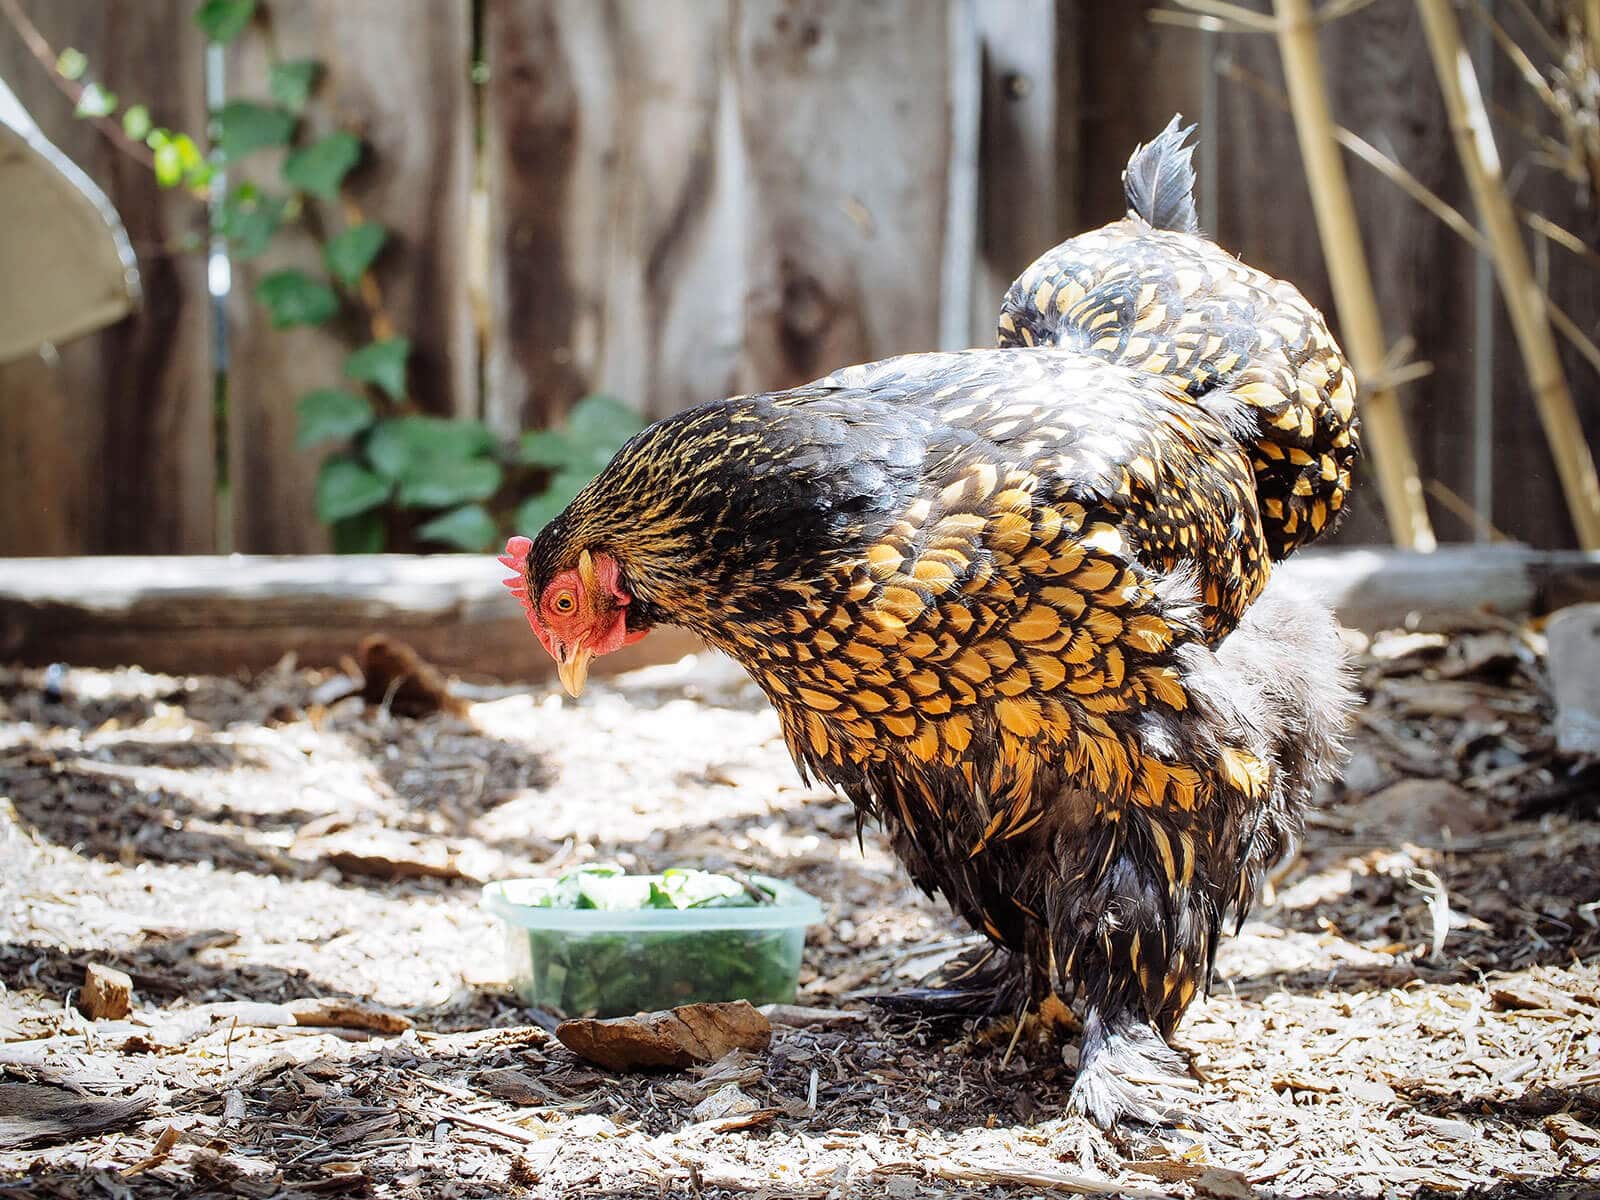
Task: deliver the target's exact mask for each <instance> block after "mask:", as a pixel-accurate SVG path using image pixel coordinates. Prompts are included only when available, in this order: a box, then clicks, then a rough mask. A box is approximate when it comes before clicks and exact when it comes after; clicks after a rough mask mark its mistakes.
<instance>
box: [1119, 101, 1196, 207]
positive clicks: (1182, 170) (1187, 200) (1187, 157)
mask: <svg viewBox="0 0 1600 1200" xmlns="http://www.w3.org/2000/svg"><path fill="white" fill-rule="evenodd" d="M1182 120H1183V118H1182V116H1174V117H1173V118H1172V120H1171V121H1169V122H1167V127H1166V128H1165V129H1163V130H1162V131H1161V132H1160V133H1159V134H1158V135H1156V137H1155V138H1154V139H1152V140H1151V141H1150V142H1149V143H1148V144H1147V145H1143V146H1140V147H1138V148H1137V149H1136V150H1134V152H1133V157H1131V158H1130V159H1128V169H1127V170H1125V171H1124V172H1123V173H1122V191H1123V194H1124V195H1126V196H1127V197H1128V211H1129V212H1130V213H1132V214H1133V215H1134V216H1137V217H1142V218H1143V219H1144V220H1145V222H1146V223H1147V224H1149V225H1152V226H1154V227H1155V228H1157V229H1171V230H1174V231H1176V232H1178V233H1199V232H1200V217H1199V215H1198V214H1197V213H1196V212H1195V207H1194V163H1193V161H1192V160H1193V157H1194V147H1193V146H1190V145H1187V144H1186V143H1187V142H1188V139H1189V135H1190V134H1191V133H1193V132H1194V128H1195V127H1194V126H1193V125H1188V126H1181V125H1180V124H1179V122H1180V121H1182Z"/></svg>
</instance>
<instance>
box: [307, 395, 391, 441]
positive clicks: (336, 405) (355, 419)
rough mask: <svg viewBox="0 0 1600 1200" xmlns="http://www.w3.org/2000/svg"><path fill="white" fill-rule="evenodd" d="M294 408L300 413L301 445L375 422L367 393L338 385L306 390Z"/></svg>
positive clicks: (347, 434) (344, 435) (341, 435)
mask: <svg viewBox="0 0 1600 1200" xmlns="http://www.w3.org/2000/svg"><path fill="white" fill-rule="evenodd" d="M295 412H296V414H297V415H298V416H299V425H298V429H297V432H296V434H295V442H296V444H297V445H300V446H302V447H304V446H314V445H316V444H317V443H318V442H326V441H331V440H334V439H336V438H347V437H350V436H351V435H352V434H357V433H360V432H361V431H362V430H363V429H365V428H367V426H369V425H371V424H372V419H373V416H374V414H373V411H372V402H371V401H370V400H368V399H367V398H366V397H365V396H358V395H356V394H355V393H354V392H345V391H341V390H340V389H338V388H318V389H317V390H316V391H314V392H307V393H306V394H305V395H304V396H301V397H300V400H299V403H297V404H296V405H295Z"/></svg>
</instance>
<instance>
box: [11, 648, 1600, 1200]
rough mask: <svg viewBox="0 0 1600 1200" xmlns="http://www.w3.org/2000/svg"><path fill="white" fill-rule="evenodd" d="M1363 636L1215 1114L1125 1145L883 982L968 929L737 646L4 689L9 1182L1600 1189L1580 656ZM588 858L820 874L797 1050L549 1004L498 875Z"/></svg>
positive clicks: (1209, 1094) (1205, 1069) (1271, 917)
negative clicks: (821, 761) (646, 661)
mask: <svg viewBox="0 0 1600 1200" xmlns="http://www.w3.org/2000/svg"><path fill="white" fill-rule="evenodd" d="M1352 641H1353V644H1354V649H1355V650H1356V651H1357V653H1358V661H1359V666H1360V671H1361V678H1362V683H1363V686H1364V689H1365V691H1366V693H1367V696H1368V704H1367V706H1366V708H1365V709H1364V711H1363V713H1362V716H1361V718H1360V721H1359V723H1358V725H1357V727H1356V729H1355V730H1354V731H1353V735H1352V743H1353V748H1354V753H1353V757H1352V761H1351V765H1350V769H1349V771H1348V773H1347V778H1346V781H1345V783H1344V785H1343V786H1341V787H1339V788H1337V789H1334V790H1333V791H1332V793H1331V794H1330V795H1329V796H1328V797H1327V798H1326V803H1325V804H1324V805H1323V806H1322V807H1321V808H1320V809H1319V810H1318V811H1317V812H1316V813H1315V814H1314V818H1313V821H1312V824H1311V828H1310V830H1309V831H1308V837H1307V839H1306V845H1305V847H1304V849H1303V851H1302V852H1301V854H1300V855H1299V857H1298V858H1297V859H1296V860H1295V861H1294V862H1292V863H1289V864H1285V866H1284V868H1283V869H1282V870H1281V871H1280V872H1279V873H1278V876H1277V878H1276V889H1275V894H1274V895H1273V896H1272V897H1271V898H1270V900H1269V902H1268V903H1267V904H1265V905H1263V906H1262V907H1261V908H1259V909H1258V910H1257V911H1256V912H1255V913H1254V914H1253V915H1252V918H1251V920H1250V921H1249V922H1248V923H1247V924H1246V926H1245V928H1244V930H1243V932H1242V934H1241V935H1240V936H1239V937H1237V938H1235V939H1231V940H1230V941H1228V942H1227V943H1226V944H1225V946H1224V948H1223V950H1222V953H1221V956H1220V959H1219V963H1218V974H1217V979H1216V981H1215V985H1214V987H1213V990H1212V994H1211V996H1210V998H1209V999H1207V1000H1206V1001H1205V1002H1203V1003H1202V1004H1199V1005H1197V1006H1196V1008H1195V1009H1194V1010H1193V1011H1192V1013H1191V1015H1190V1017H1189V1018H1188V1020H1187V1021H1186V1022H1185V1023H1184V1025H1183V1026H1182V1028H1181V1030H1180V1033H1179V1041H1180V1043H1181V1044H1182V1046H1183V1047H1184V1048H1185V1049H1186V1050H1187V1051H1188V1052H1189V1053H1190V1054H1191V1055H1192V1057H1193V1062H1194V1074H1195V1083H1194V1090H1193V1109H1192V1111H1193V1113H1194V1115H1195V1116H1196V1117H1198V1118H1200V1120H1201V1122H1203V1129H1202V1131H1201V1132H1197V1133H1184V1132H1172V1133H1170V1134H1168V1133H1162V1134H1155V1135H1143V1136H1137V1137H1125V1138H1119V1139H1113V1138H1107V1137H1105V1136H1104V1135H1102V1134H1100V1133H1099V1132H1098V1131H1097V1130H1094V1129H1093V1128H1091V1127H1089V1126H1088V1125H1086V1124H1085V1123H1083V1122H1082V1121H1079V1120H1076V1119H1071V1118H1066V1117H1064V1116H1063V1115H1062V1113H1063V1101H1064V1098H1065V1096H1066V1094H1067V1091H1068V1090H1069V1089H1070V1087H1071V1083H1072V1063H1073V1061H1074V1060H1075V1050H1074V1048H1073V1046H1072V1045H1071V1044H1070V1043H1069V1044H1066V1045H1065V1046H1063V1045H1060V1044H1054V1043H1051V1042H1048V1041H1044V1040H1037V1039H1036V1038H1035V1036H1034V1034H1033V1032H1032V1031H1031V1030H1029V1031H1027V1032H1026V1034H1025V1036H1022V1037H1021V1038H1020V1039H1019V1040H1018V1041H1017V1042H1016V1044H1015V1045H1014V1046H1013V1045H1009V1044H1008V1043H1009V1041H1010V1039H1009V1037H1007V1036H1004V1035H1003V1032H1001V1031H996V1030H994V1029H992V1028H989V1027H987V1026H984V1025H981V1024H979V1023H976V1022H960V1021H948V1020H947V1021H943V1022H941V1023H938V1024H928V1023H925V1022H918V1021H915V1020H913V1019H910V1018H908V1017H905V1016H901V1015H894V1014H890V1013H886V1012H884V1011H882V1010H880V1009H877V1008H875V1007H873V1006H871V1005H870V1004H867V1003H866V1002H865V1000H864V997H866V996H869V995H871V994H873V993H876V992H879V991H884V990H892V989H894V988H897V987H904V986H907V985H910V984H912V983H914V982H915V981H916V980H917V979H918V978H920V977H921V976H922V975H923V974H925V973H926V972H927V971H928V970H929V969H931V968H932V967H933V966H934V965H936V964H937V963H938V962H939V961H940V960H941V958H943V957H945V956H948V955H949V954H951V953H953V952H955V951H957V950H959V949H960V948H961V947H962V946H963V945H964V944H965V938H964V934H963V931H962V930H961V929H960V927H959V926H958V925H957V924H956V923H955V922H953V921H952V919H951V918H950V916H949V915H948V913H947V912H946V911H945V910H944V909H943V908H942V907H941V906H940V905H938V904H935V903H932V902H930V901H928V900H927V899H925V898H924V897H922V896H920V895H919V894H918V893H916V892H915V891H914V890H913V889H912V888H911V887H910V886H909V885H908V884H907V882H906V880H905V877H904V875H903V874H902V873H901V871H900V870H899V868H898V866H897V865H896V863H895V862H894V860H893V859H892V858H891V857H890V855H889V854H888V851H887V848H886V846H885V844H884V842H883V840H882V839H881V838H879V837H878V836H876V835H875V834H874V833H873V831H871V830H868V831H867V833H866V836H865V839H864V843H863V844H862V845H861V846H859V847H858V845H857V842H856V837H855V824H854V819H853V817H852V815H851V813H850V810H849V806H848V805H847V804H844V803H842V802H840V801H839V800H838V799H836V798H834V797H831V796H828V795H826V794H824V793H820V792H817V791H815V790H811V789H807V788H804V787H802V786H801V784H800V783H799V781H798V779H797V778H796V776H795V772H794V769H793V767H792V766H791V765H790V763H789V762H788V759H787V755H786V753H785V751H784V749H783V745H782V741H781V738H780V737H779V734H778V727H777V721H776V719H775V717H774V716H773V715H772V714H771V712H770V711H768V710H767V709H766V708H765V706H764V705H763V704H762V703H761V702H760V697H759V695H758V694H756V693H755V692H754V691H753V690H752V688H751V687H750V685H748V684H747V683H745V682H743V681H742V678H741V677H740V676H739V675H738V674H737V672H736V671H734V670H732V669H731V668H730V666H729V665H728V664H726V663H724V662H722V661H720V660H714V659H710V658H701V659H697V660H686V661H685V662H684V663H681V664H677V665H675V666H669V667H659V668H652V669H650V670H647V671H642V672H638V673H636V674H635V675H633V676H631V677H625V678H623V679H621V680H617V681H612V682H610V683H597V684H596V685H594V686H593V687H592V688H591V691H590V692H589V693H588V694H587V695H586V696H585V698H584V700H583V701H582V702H581V703H580V704H577V705H574V704H573V703H572V702H570V701H567V700H565V699H564V698H562V697H561V696H559V695H558V694H554V693H552V692H549V691H547V690H542V689H541V690H536V691H534V692H532V693H529V692H527V691H525V690H516V689H507V688H489V687H471V686H467V685H464V684H460V683H455V684H453V685H452V689H451V690H452V694H453V695H454V696H455V697H456V698H458V700H461V701H465V702H466V703H465V704H454V703H453V704H450V705H447V706H446V711H443V712H436V713H434V714H432V715H423V716H411V715H401V714H399V713H396V712H395V711H393V710H392V706H385V705H384V704H383V703H381V702H380V703H378V704H376V705H375V704H372V703H371V702H370V700H369V699H368V698H364V697H363V695H362V687H361V684H362V681H361V680H359V679H354V678H346V677H344V676H341V675H338V674H334V673H316V672H307V671H301V670H297V669H295V667H294V665H293V663H292V662H285V663H284V664H281V665H280V666H279V668H278V669H276V670H274V671H271V672H267V673H265V674H263V675H261V676H258V677H256V678H254V679H249V680H238V679H222V678H172V677H165V676H157V675H151V674H147V673H145V672H142V671H139V670H136V669H131V668H130V669H125V670H118V671H88V670H73V669H68V670H64V671H60V670H57V671H51V672H45V671H36V670H16V669H0V864H3V870H0V1198H9V1197H23V1196H27V1197H30V1198H31V1197H46V1198H54V1197H63V1198H64V1197H80V1196H104V1197H108V1198H110V1200H156V1198H158V1197H178V1196H191V1195H234V1196H246V1197H258V1198H261V1200H267V1198H269V1197H275V1196H303V1195H305V1196H318V1195H321V1196H383V1197H405V1198H411V1197H415V1198H418V1200H420V1198H423V1197H428V1198H432V1197H475V1196H528V1197H551V1198H555V1197H585V1196H615V1197H635V1196H636V1197H652V1198H654V1197H662V1196H672V1197H732V1196H765V1197H773V1198H778V1197H783V1198H802V1197H815V1198H817V1200H824V1198H830V1197H840V1198H842V1197H847V1196H890V1197H906V1198H910V1197H933V1196H973V1195H977V1196H994V1197H1000V1196H1034V1195H1050V1194H1090V1195H1093V1194H1107V1195H1111V1194H1115V1195H1126V1196H1165V1195H1177V1196H1219V1197H1239V1196H1251V1195H1271V1196H1334V1195H1337V1196H1413V1195H1416V1196H1445V1195H1450V1196H1455V1195H1472V1196H1494V1197H1507V1198H1509V1197H1522V1196H1526V1197H1536V1196H1537V1197H1542V1196H1569V1197H1578V1196H1600V1133H1597V1130H1600V821H1596V819H1595V817H1596V815H1597V808H1600V805H1597V796H1600V773H1597V772H1596V771H1595V769H1594V767H1593V764H1586V763H1582V762H1574V761H1570V760H1566V759H1563V758H1562V757H1561V756H1560V755H1559V754H1558V753H1557V752H1556V748H1555V743H1554V739H1553V736H1552V734H1551V721H1552V712H1551V704H1550V699H1549V693H1548V688H1547V685H1546V681H1545V676H1544V666H1543V654H1544V646H1543V641H1542V638H1541V636H1540V635H1539V633H1538V632H1537V630H1535V629H1530V628H1525V627H1522V626H1518V625H1513V624H1506V623H1498V622H1493V621H1488V620H1484V621H1478V622H1475V623H1474V624H1473V625H1471V626H1470V627H1467V628H1463V629H1460V630H1456V631H1454V632H1452V633H1450V634H1424V633H1409V632H1397V633H1393V634H1387V635H1383V636H1380V637H1378V638H1376V639H1373V640H1371V641H1370V642H1369V641H1367V640H1366V639H1363V638H1359V637H1356V636H1355V635H1352ZM350 669H351V670H352V671H354V670H355V669H356V668H355V665H354V663H352V664H351V668H350ZM384 690H385V693H386V695H389V696H391V697H392V696H394V695H398V694H399V692H398V691H397V690H396V689H394V688H385V689H384ZM452 710H453V711H452ZM590 860H594V861H601V860H608V861H616V862H619V863H621V864H622V865H624V866H625V867H628V868H629V869H648V870H658V869H661V868H664V867H667V866H672V865H681V864H688V865H698V866H707V867H710V868H712V869H730V868H733V869H738V870H761V871H764V872H767V873H770V874H775V875H780V876H783V877H786V878H788V879H791V880H793V881H794V882H796V883H797V884H799V885H800V886H802V887H804V888H806V889H807V890H808V891H810V892H811V893H812V894H814V895H816V896H818V897H821V898H822V899H823V901H824V904H825V908H826V911H827V922H826V924H825V925H824V926H822V927H820V928H818V929H815V930H813V931H812V933H811V937H810V941H809V943H808V946H807V950H806V959H805V965H804V968H803V973H802V984H801V989H800V995H799V996H798V998H797V1004H798V1005H799V1006H800V1007H798V1008H793V1009H789V1008H785V1009H780V1010H778V1011H776V1012H774V1013H772V1014H771V1021H772V1025H773V1033H772V1041H771V1045H770V1048H769V1049H768V1050H767V1051H765V1052H758V1053H750V1052H747V1051H742V1050H734V1051H731V1052H730V1053H729V1054H728V1055H726V1056H725V1057H724V1058H722V1059H721V1060H719V1061H717V1062H714V1063H711V1064H709V1065H698V1066H694V1067H690V1068H688V1069H684V1070H679V1071H668V1072H662V1073H656V1074H626V1075H613V1074H609V1073H607V1072H604V1071H601V1070H599V1069H597V1068H594V1067H592V1066H589V1065H587V1064H585V1063H582V1062H580V1061H579V1060H578V1059H577V1058H576V1057H575V1056H574V1055H573V1054H572V1053H571V1052H570V1051H569V1050H567V1049H566V1048H565V1047H564V1046H562V1045H561V1044H560V1043H559V1042H557V1041H556V1040H555V1039H554V1038H553V1037H551V1036H550V1035H549V1033H548V1026H549V1025H550V1024H551V1021H552V1017H551V1014H544V1013H533V1012H530V1011H528V1010H524V1009H521V1008H519V1007H518V1006H517V1004H516V1002H515V1001H514V999H513V998H512V997H511V996H510V994H509V993H508V992H507V991H506V989H505V986H504V983H503V978H504V967H503V964H502V962H501V954H502V947H501V944H500V941H499V938H500V934H499V931H498V929H497V928H496V926H495V922H494V920H493V918H491V917H490V916H489V915H488V914H486V913H485V912H484V911H483V910H481V909H480V908H479V907H478V903H477V899H478V886H479V884H481V883H482V882H483V881H485V880H488V879H493V878H498V877H504V876H508V875H517V874H532V873H542V872H548V871H552V870H557V869H560V868H561V867H564V866H568V865H571V864H573V863H577V862H582V861H590ZM91 967H96V968H105V969H108V971H109V972H111V973H112V974H108V973H107V972H106V971H101V972H100V973H99V974H98V975H97V978H98V979H101V980H104V979H107V978H110V979H113V980H115V979H116V976H115V975H114V972H122V973H124V974H125V975H126V976H127V978H128V979H129V981H131V985H132V991H133V995H132V1008H131V1011H129V1012H128V1013H127V1015H125V1016H119V1017H110V1016H106V1017H104V1018H103V1019H99V1020H91V1019H90V1018H89V1017H87V1016H85V1015H84V1013H83V1012H82V1011H80V1007H79V1002H80V1000H81V999H82V996H81V989H82V987H83V985H84V981H85V979H86V977H87V973H88V971H89V969H90V968H91ZM97 986H99V985H97ZM104 1011H106V1012H115V1011H119V1009H117V1008H115V1007H113V1008H111V1009H107V1010H104Z"/></svg>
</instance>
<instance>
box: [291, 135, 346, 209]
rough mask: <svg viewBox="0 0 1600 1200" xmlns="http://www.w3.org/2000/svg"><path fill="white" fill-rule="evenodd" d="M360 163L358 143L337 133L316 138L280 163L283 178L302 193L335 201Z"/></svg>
mask: <svg viewBox="0 0 1600 1200" xmlns="http://www.w3.org/2000/svg"><path fill="white" fill-rule="evenodd" d="M360 161H361V139H360V138H358V137H357V136H356V135H355V134H353V133H346V132H345V131H343V130H340V131H339V132H337V133H330V134H328V135H327V136H326V137H321V138H318V139H317V140H316V141H314V142H312V143H311V145H309V146H307V147H305V148H304V149H303V150H296V151H295V152H294V153H293V154H291V155H289V157H288V158H286V159H284V161H283V177H284V179H285V180H287V181H288V182H289V183H290V184H292V185H294V186H295V187H297V188H299V189H300V190H301V191H302V192H310V193H311V194H312V195H313V196H318V197H320V198H322V199H323V200H337V199H338V198H339V185H340V184H341V183H343V182H344V177H345V176H346V175H348V174H349V173H350V169H351V168H352V167H354V166H355V165H356V163H358V162H360Z"/></svg>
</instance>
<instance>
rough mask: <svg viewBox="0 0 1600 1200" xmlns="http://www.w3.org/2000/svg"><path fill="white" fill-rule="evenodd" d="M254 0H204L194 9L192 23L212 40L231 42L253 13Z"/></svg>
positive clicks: (254, 9) (254, 7)
mask: <svg viewBox="0 0 1600 1200" xmlns="http://www.w3.org/2000/svg"><path fill="white" fill-rule="evenodd" d="M255 11H256V0H205V3H204V4H202V5H201V6H200V7H199V8H197V9H195V13H194V23H195V24H196V25H198V26H200V28H201V30H202V31H203V32H204V33H205V35H206V36H207V37H208V38H210V39H211V40H212V41H213V42H223V43H227V42H231V41H233V39H234V38H236V37H238V36H239V35H240V34H241V33H243V32H244V29H245V26H246V25H248V24H250V18H251V17H253V16H254V15H255Z"/></svg>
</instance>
